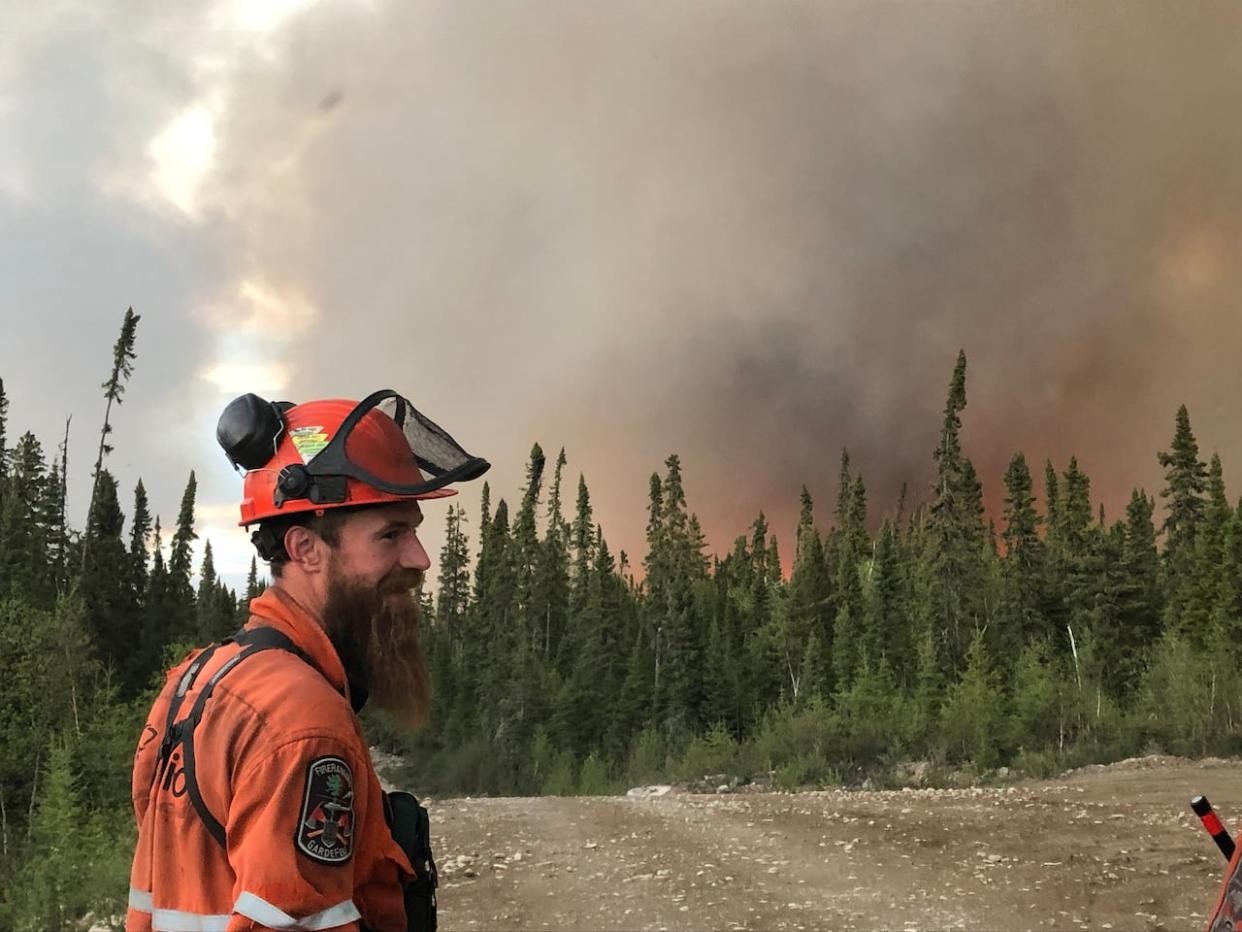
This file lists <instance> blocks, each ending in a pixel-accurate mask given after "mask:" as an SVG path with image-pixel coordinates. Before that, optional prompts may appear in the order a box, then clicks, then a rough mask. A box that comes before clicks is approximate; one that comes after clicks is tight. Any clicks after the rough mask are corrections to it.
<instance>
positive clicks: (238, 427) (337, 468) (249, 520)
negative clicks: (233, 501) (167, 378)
mask: <svg viewBox="0 0 1242 932" xmlns="http://www.w3.org/2000/svg"><path fill="white" fill-rule="evenodd" d="M216 439H217V440H219V442H220V445H221V446H222V447H223V448H224V452H225V455H226V456H227V457H228V458H229V462H231V463H232V464H233V466H234V467H235V468H244V469H245V470H246V479H245V487H244V493H243V498H242V503H241V522H240V523H241V525H242V526H243V527H245V526H246V525H249V524H254V523H256V522H259V521H262V520H263V519H265V518H272V517H276V516H279V515H290V514H297V513H299V512H305V511H322V510H324V509H328V508H342V507H352V506H357V505H370V504H379V503H382V502H400V501H410V500H412V499H427V498H444V497H445V496H448V495H456V494H457V492H456V490H455V489H448V488H445V486H447V485H448V484H449V483H452V482H460V481H466V480H469V479H475V478H478V477H479V476H481V475H483V473H485V472H487V470H488V468H489V467H490V464H489V463H488V462H487V461H486V460H483V459H480V458H479V457H476V456H471V455H470V454H469V453H467V452H466V451H465V450H463V449H462V448H461V447H460V446H458V444H457V442H456V441H454V440H453V438H452V437H450V436H449V435H448V434H447V433H446V432H445V431H444V430H443V429H441V428H440V427H438V426H437V425H436V424H434V423H433V422H432V421H430V420H428V419H427V418H426V417H424V416H423V415H422V414H420V413H419V412H418V411H417V410H415V408H414V406H413V405H411V404H410V403H409V402H408V401H407V400H406V399H404V398H403V397H401V396H400V395H398V394H397V393H396V392H394V391H392V390H389V389H385V390H383V391H378V392H375V393H374V394H371V395H369V396H367V397H366V398H364V399H363V400H362V401H360V402H353V401H343V400H339V399H331V400H326V401H309V402H305V403H304V404H299V405H295V404H291V403H290V402H287V401H278V402H268V401H264V400H263V399H262V398H259V397H258V396H257V395H242V396H241V397H240V398H236V399H234V400H233V401H232V402H230V403H229V405H228V407H226V408H225V409H224V413H223V414H222V415H220V422H219V424H218V425H217V426H216ZM420 467H421V469H420ZM424 473H426V475H424ZM428 475H429V476H430V478H427V476H428Z"/></svg>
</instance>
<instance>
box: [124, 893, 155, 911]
mask: <svg viewBox="0 0 1242 932" xmlns="http://www.w3.org/2000/svg"><path fill="white" fill-rule="evenodd" d="M129 908H130V909H136V910H138V912H140V913H149V912H152V911H153V910H154V909H155V904H154V903H153V902H152V901H151V894H150V893H148V892H147V891H146V890H135V889H134V888H133V887H130V888H129Z"/></svg>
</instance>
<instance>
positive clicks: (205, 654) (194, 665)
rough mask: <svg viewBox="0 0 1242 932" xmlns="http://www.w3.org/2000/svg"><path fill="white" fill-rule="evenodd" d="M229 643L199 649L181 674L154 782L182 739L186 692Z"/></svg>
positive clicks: (173, 696) (161, 773)
mask: <svg viewBox="0 0 1242 932" xmlns="http://www.w3.org/2000/svg"><path fill="white" fill-rule="evenodd" d="M227 643H228V640H225V641H222V642H221V643H219V644H212V645H211V646H210V647H208V648H206V649H205V650H201V651H199V652H198V656H197V657H195V658H194V659H193V660H192V661H191V662H190V665H189V667H187V668H186V671H185V672H184V673H182V674H181V679H180V680H178V681H177V689H176V690H175V691H174V692H173V695H172V698H171V699H170V700H169V702H168V716H167V718H165V720H164V737H163V739H162V740H161V741H160V749H159V756H158V757H157V758H156V764H155V769H154V771H153V773H152V782H155V781H158V780H161V779H163V777H164V773H165V771H166V770H167V769H168V762H169V760H171V759H172V752H173V749H174V748H175V747H176V746H177V743H178V742H179V741H180V740H181V723H180V722H178V721H177V713H178V712H180V711H181V705H182V703H184V702H185V694H186V693H187V692H189V690H190V687H191V686H193V685H194V680H195V679H197V678H198V674H199V671H201V670H202V669H203V667H204V666H205V665H206V664H207V661H208V660H210V659H211V656H212V654H214V653H215V652H216V651H217V650H219V649H220V648H221V647H223V646H224V645H225V644H227Z"/></svg>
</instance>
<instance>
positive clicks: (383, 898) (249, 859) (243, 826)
mask: <svg viewBox="0 0 1242 932" xmlns="http://www.w3.org/2000/svg"><path fill="white" fill-rule="evenodd" d="M250 611H251V617H250V621H249V622H248V623H247V630H248V631H250V630H252V629H254V628H255V627H256V626H266V627H269V628H274V629H276V630H277V631H279V632H281V633H283V634H284V635H285V636H286V637H288V638H289V640H291V641H292V642H293V644H294V645H295V646H296V647H297V648H298V649H300V650H301V651H302V652H303V653H304V655H305V658H300V657H299V656H297V655H296V654H293V653H290V652H288V651H286V650H278V649H269V650H264V651H261V652H260V653H258V654H257V655H256V656H253V657H249V656H248V657H247V658H246V659H245V660H244V661H241V662H238V663H237V665H236V668H235V669H230V670H229V671H228V673H227V675H226V676H222V677H221V678H220V679H219V680H218V682H217V684H216V685H215V686H214V689H213V690H212V691H211V693H210V697H209V698H208V699H207V700H206V701H205V703H204V704H203V706H202V717H201V721H200V723H199V725H198V727H197V728H196V729H195V730H194V733H193V734H194V737H193V746H192V748H191V747H187V746H185V745H184V744H174V745H173V746H172V751H171V755H170V756H168V758H167V762H166V765H164V766H161V760H160V749H161V744H162V742H163V738H164V734H165V724H166V721H167V716H168V710H169V705H170V703H171V702H172V701H173V697H174V695H175V693H176V691H177V689H178V686H179V684H180V683H181V681H182V680H183V675H184V674H185V673H186V671H187V669H188V668H189V667H190V666H191V664H192V662H193V661H194V660H195V659H196V658H198V657H199V656H200V655H201V654H202V652H201V651H196V652H194V653H192V654H190V655H189V656H187V657H186V659H185V660H183V661H182V662H181V664H179V665H178V666H177V667H175V668H174V669H173V670H172V671H171V672H170V673H169V676H168V682H167V683H166V684H165V687H164V689H163V690H162V691H161V693H160V696H159V698H158V699H157V700H156V702H155V705H154V707H153V708H152V709H151V714H150V716H149V717H148V720H147V725H146V727H145V728H144V729H143V733H142V736H141V738H140V739H139V744H138V751H137V754H136V755H135V758H134V778H133V797H134V814H135V816H136V817H137V820H138V844H137V849H136V851H135V854H134V865H133V870H132V872H131V875H130V892H129V911H128V914H127V915H126V920H125V927H126V928H127V929H129V930H132V932H147V930H173V932H240V930H250V929H316V930H340V929H351V930H358V929H366V930H370V932H404V930H405V928H406V918H405V909H404V906H403V905H402V884H403V882H404V881H405V880H407V879H408V878H409V877H411V876H412V874H413V871H412V869H411V866H410V862H409V859H408V858H407V857H406V855H405V853H404V852H403V851H402V850H401V849H400V848H399V847H398V846H397V844H396V842H395V841H393V838H392V835H391V833H390V832H389V829H388V826H387V824H386V822H385V819H384V807H383V798H382V795H381V791H380V785H379V781H378V779H377V778H376V775H375V770H374V768H373V767H372V765H371V759H370V755H369V753H368V751H367V744H366V741H365V739H364V737H363V735H362V730H361V728H360V726H359V724H358V719H357V717H356V716H355V714H354V711H353V709H352V708H351V706H350V701H349V684H348V682H347V680H346V676H345V671H344V668H343V667H342V665H341V662H340V659H339V658H338V657H337V654H336V651H335V649H334V648H333V647H332V643H331V642H330V641H329V640H328V637H327V635H326V634H325V633H324V631H323V629H322V628H321V627H320V626H319V625H318V624H317V623H316V621H315V620H314V619H313V618H312V617H310V616H309V615H308V614H307V613H306V612H305V610H304V609H302V608H301V607H300V606H299V605H298V604H297V603H296V602H294V601H293V600H292V599H291V598H290V597H289V596H287V595H285V594H284V593H283V592H281V590H280V589H278V588H272V589H268V590H267V591H266V592H265V593H263V595H261V596H259V597H258V598H257V599H255V600H253V601H252V602H251V605H250ZM242 649H243V648H241V647H239V646H238V645H237V644H231V643H230V644H226V645H224V646H223V647H221V648H219V649H217V650H216V651H215V652H214V654H212V655H211V656H210V658H209V659H207V660H206V661H205V662H204V663H203V664H202V666H201V669H200V670H199V671H198V673H197V676H196V677H195V679H194V684H193V686H191V687H190V688H189V689H188V691H187V692H186V693H185V696H184V700H183V702H182V704H181V706H180V710H179V713H178V715H177V719H178V720H181V719H184V718H186V717H187V716H188V715H189V714H190V712H191V710H192V709H193V708H194V706H195V703H196V700H197V698H198V696H199V695H200V694H201V693H202V691H203V690H204V689H205V687H206V684H207V683H208V682H209V681H210V679H211V677H212V675H213V674H214V673H216V672H217V671H219V670H220V669H221V668H222V667H223V666H224V665H225V664H227V663H228V662H229V661H230V659H231V658H234V657H235V656H236V655H237V654H239V653H240V651H241V650H242ZM307 661H310V662H309V663H308V662H307ZM312 664H313V665H312ZM167 750H168V748H167V746H166V747H165V751H166V752H167ZM191 751H192V752H193V753H192V758H191V759H190V760H189V761H188V762H187V758H188V757H191V755H190V752H191ZM187 764H188V766H187ZM187 769H189V770H191V771H192V772H193V774H194V775H196V777H197V779H196V780H190V779H188V777H187V772H186V771H187ZM194 783H197V790H198V792H199V794H201V796H200V798H201V804H202V806H204V807H205V808H206V810H207V811H208V812H209V814H210V815H211V816H213V817H214V819H215V820H218V827H219V829H220V831H219V832H218V834H217V835H215V836H213V832H212V830H211V828H210V827H209V825H208V822H207V821H206V820H204V818H203V817H201V816H200V814H199V812H198V811H197V810H196V808H195V805H194V800H193V799H192V796H193V792H194V786H193V784H194ZM217 838H221V839H223V844H222V843H221V842H220V841H218V840H217Z"/></svg>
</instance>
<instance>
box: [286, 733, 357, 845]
mask: <svg viewBox="0 0 1242 932" xmlns="http://www.w3.org/2000/svg"><path fill="white" fill-rule="evenodd" d="M294 840H295V842H296V844H297V847H298V850H300V851H301V852H302V853H303V854H305V855H306V856H307V857H309V858H310V859H311V860H314V861H318V862H319V863H321V864H343V863H345V862H346V861H348V860H349V857H350V855H351V854H353V851H354V775H353V771H351V770H350V768H349V764H347V763H345V761H343V760H342V759H341V758H339V757H317V758H315V759H314V760H313V761H311V762H310V766H309V767H308V768H307V773H306V794H305V795H304V796H303V797H302V813H301V819H300V820H299V822H298V828H297V832H296V833H295V834H294Z"/></svg>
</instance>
